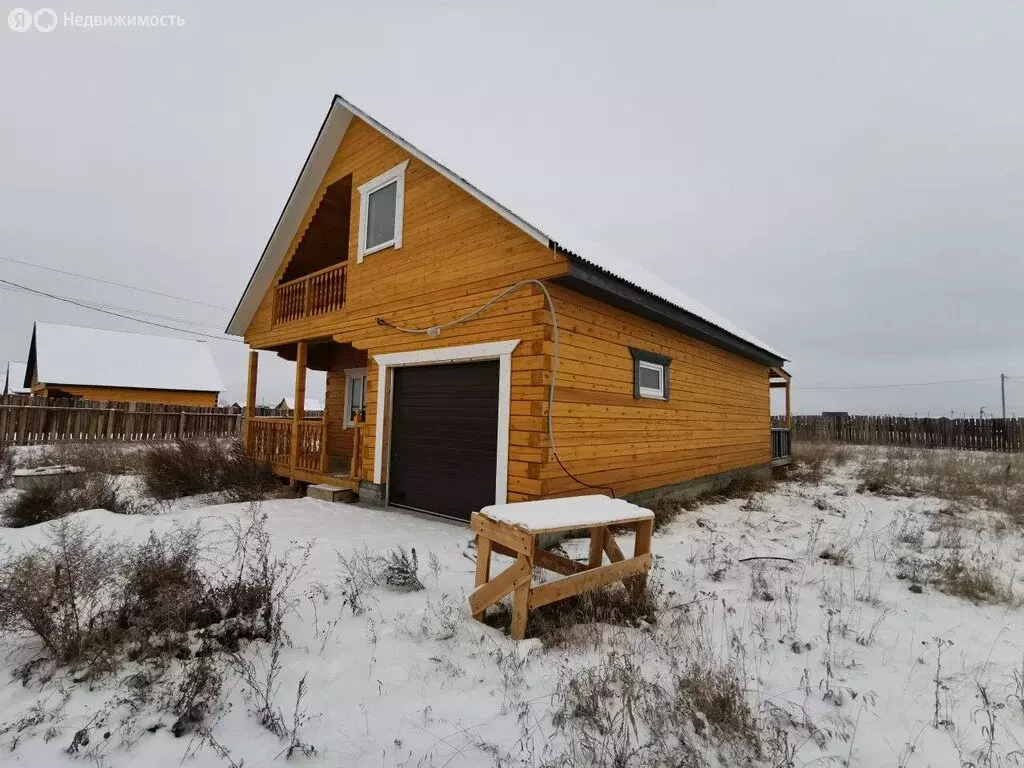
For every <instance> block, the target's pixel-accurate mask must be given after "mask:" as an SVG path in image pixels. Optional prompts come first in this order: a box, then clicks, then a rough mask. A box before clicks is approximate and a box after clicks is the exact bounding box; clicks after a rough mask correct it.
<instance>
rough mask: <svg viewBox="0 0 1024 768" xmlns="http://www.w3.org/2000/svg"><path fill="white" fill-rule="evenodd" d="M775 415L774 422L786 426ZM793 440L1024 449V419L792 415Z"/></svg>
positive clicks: (960, 448)
mask: <svg viewBox="0 0 1024 768" xmlns="http://www.w3.org/2000/svg"><path fill="white" fill-rule="evenodd" d="M784 422H785V418H784V417H776V416H773V417H772V426H785V423H784ZM792 439H793V442H794V443H797V442H801V441H803V442H807V441H813V440H828V441H832V442H838V443H851V444H854V445H897V446H905V447H907V448H952V449H955V450H960V451H1005V452H1007V453H1021V452H1024V419H946V418H940V419H932V418H927V419H917V418H908V417H904V416H793V424H792Z"/></svg>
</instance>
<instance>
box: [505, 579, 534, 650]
mask: <svg viewBox="0 0 1024 768" xmlns="http://www.w3.org/2000/svg"><path fill="white" fill-rule="evenodd" d="M532 575H533V571H532V569H531V571H530V575H529V576H527V578H526V579H525V580H523V581H522V582H521V583H520V584H518V585H517V586H516V592H515V597H514V598H513V600H512V625H511V626H510V627H509V636H510V637H511V638H512V639H513V640H522V639H523V638H525V637H526V623H527V621H529V615H530V592H531V590H530V581H531V578H532Z"/></svg>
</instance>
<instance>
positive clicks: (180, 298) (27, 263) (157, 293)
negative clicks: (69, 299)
mask: <svg viewBox="0 0 1024 768" xmlns="http://www.w3.org/2000/svg"><path fill="white" fill-rule="evenodd" d="M0 261H8V262H10V263H12V264H21V265H23V266H26V267H32V268H33V269H45V270H46V271H47V272H56V273H57V274H60V275H68V276H70V277H78V278H81V279H82V280H92V281H93V282H96V283H104V284H105V285H114V286H117V287H118V288H127V289H128V290H131V291H139V292H141V293H148V294H151V295H153V296H163V297H164V298H165V299H176V300H177V301H187V302H188V303H189V304H198V305H200V306H203V307H212V308H213V309H222V310H225V311H230V310H231V307H222V306H220V305H219V304H209V303H207V302H205V301H199V300H198V299H189V298H186V297H185V296H175V295H174V294H171V293H161V292H160V291H154V290H151V289H149V288H142V287H140V286H138V285H129V284H128V283H119V282H116V281H114V280H104V279H103V278H101V277H91V276H90V275H82V274H79V273H78V272H69V271H68V270H66V269H57V267H47V266H44V265H42V264H33V263H32V262H31V261H22V260H21V259H12V258H10V257H8V256H0Z"/></svg>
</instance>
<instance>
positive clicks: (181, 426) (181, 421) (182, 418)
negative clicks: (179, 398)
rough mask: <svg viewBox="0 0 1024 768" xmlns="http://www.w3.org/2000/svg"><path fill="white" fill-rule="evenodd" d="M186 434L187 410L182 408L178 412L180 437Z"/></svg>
mask: <svg viewBox="0 0 1024 768" xmlns="http://www.w3.org/2000/svg"><path fill="white" fill-rule="evenodd" d="M184 436H185V411H184V410H182V411H181V413H179V414H178V437H179V438H182V437H184Z"/></svg>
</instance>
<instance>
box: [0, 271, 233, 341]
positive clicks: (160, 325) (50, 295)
mask: <svg viewBox="0 0 1024 768" xmlns="http://www.w3.org/2000/svg"><path fill="white" fill-rule="evenodd" d="M0 283H2V284H4V285H9V286H11V287H12V288H20V289H21V290H23V291H27V292H28V293H34V294H37V295H39V296H45V297H46V298H48V299H54V300H56V301H63V302H64V303H66V304H73V305H74V306H76V307H82V308H83V309H91V310H92V311H93V312H102V313H103V314H105V315H112V316H114V317H120V318H121V319H122V320H131V321H133V322H136V323H142V324H144V325H152V326H153V327H155V328H166V329H167V330H169V331H177V332H178V333H191V334H194V335H195V336H205V337H206V338H208V339H216V340H217V341H232V342H235V343H238V344H244V343H245V342H243V341H242V340H241V339H232V338H230V337H227V336H214V335H213V334H212V333H203V332H202V331H190V330H188V329H187V328H176V327H174V326H173V325H164V324H163V323H154V322H152V321H151V320H142V319H140V318H138V317H131V316H129V315H124V314H121V313H120V312H113V311H111V310H109V309H100V308H99V307H94V306H91V305H89V304H86V303H84V302H81V301H77V300H76V299H70V298H68V297H67V296H58V295H56V294H53V293H47V292H46V291H37V290H36V289H35V288H29V287H28V286H25V285H19V284H18V283H12V282H11V281H10V280H4V279H3V278H0Z"/></svg>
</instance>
